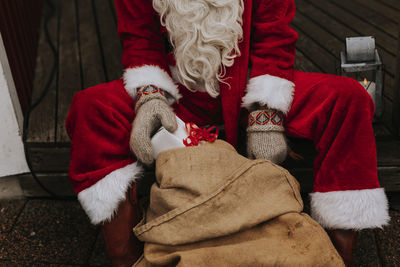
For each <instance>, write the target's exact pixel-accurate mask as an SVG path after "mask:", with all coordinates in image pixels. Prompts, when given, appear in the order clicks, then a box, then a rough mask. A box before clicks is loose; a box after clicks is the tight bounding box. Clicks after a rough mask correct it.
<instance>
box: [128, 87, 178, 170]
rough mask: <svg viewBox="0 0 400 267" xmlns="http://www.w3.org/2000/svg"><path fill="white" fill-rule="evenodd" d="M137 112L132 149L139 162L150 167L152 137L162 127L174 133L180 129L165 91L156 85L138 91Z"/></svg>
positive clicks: (132, 132)
mask: <svg viewBox="0 0 400 267" xmlns="http://www.w3.org/2000/svg"><path fill="white" fill-rule="evenodd" d="M135 112H136V118H135V120H134V121H133V125H132V131H131V138H130V147H131V150H132V152H133V153H134V154H135V155H136V158H137V159H138V160H140V161H141V162H143V163H144V164H148V165H149V164H151V163H153V161H154V158H153V149H152V147H151V139H150V138H151V135H152V134H153V133H154V132H155V131H156V130H158V129H159V128H160V127H161V126H164V128H165V129H166V130H168V131H169V132H174V131H175V130H176V128H177V127H178V125H177V122H176V117H175V114H174V112H173V111H172V109H171V107H170V106H169V105H168V101H167V98H166V97H165V92H164V90H162V89H160V88H158V87H157V86H154V85H147V86H143V87H141V88H139V89H138V93H137V96H136V106H135Z"/></svg>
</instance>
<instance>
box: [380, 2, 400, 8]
mask: <svg viewBox="0 0 400 267" xmlns="http://www.w3.org/2000/svg"><path fill="white" fill-rule="evenodd" d="M380 2H381V3H382V4H384V5H386V6H388V7H390V8H394V9H397V10H400V1H399V0H380Z"/></svg>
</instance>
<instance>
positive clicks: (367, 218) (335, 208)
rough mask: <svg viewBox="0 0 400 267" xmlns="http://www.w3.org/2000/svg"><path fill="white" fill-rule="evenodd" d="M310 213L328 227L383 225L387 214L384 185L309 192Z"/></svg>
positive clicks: (359, 228)
mask: <svg viewBox="0 0 400 267" xmlns="http://www.w3.org/2000/svg"><path fill="white" fill-rule="evenodd" d="M310 196H311V217H313V218H314V220H316V221H317V222H318V223H319V224H321V225H322V227H324V228H327V229H353V230H361V229H367V228H382V226H384V225H387V224H388V222H389V220H390V218H389V211H388V200H387V198H386V194H385V191H384V190H383V188H376V189H364V190H348V191H333V192H327V193H318V192H316V193H311V194H310Z"/></svg>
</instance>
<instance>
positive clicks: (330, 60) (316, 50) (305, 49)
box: [293, 25, 336, 74]
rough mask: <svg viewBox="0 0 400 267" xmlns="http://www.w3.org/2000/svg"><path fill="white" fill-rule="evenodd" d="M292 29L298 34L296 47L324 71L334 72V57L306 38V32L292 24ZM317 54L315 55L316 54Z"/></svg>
mask: <svg viewBox="0 0 400 267" xmlns="http://www.w3.org/2000/svg"><path fill="white" fill-rule="evenodd" d="M293 29H295V30H296V31H297V33H298V34H299V39H298V41H297V46H296V47H297V49H298V50H300V52H302V53H303V54H304V55H305V56H307V58H309V59H310V60H311V61H312V63H313V64H314V65H316V66H317V67H318V68H319V69H321V70H322V72H324V73H329V74H336V67H335V62H336V59H335V57H333V56H332V55H330V54H329V53H328V52H327V50H325V49H324V48H323V47H321V46H320V45H318V44H317V43H316V42H314V41H313V40H311V39H310V38H307V36H306V34H305V33H304V32H303V31H301V30H300V29H299V28H298V27H297V25H293ZM316 55H317V56H316Z"/></svg>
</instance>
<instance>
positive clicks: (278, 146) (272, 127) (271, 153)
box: [247, 109, 288, 164]
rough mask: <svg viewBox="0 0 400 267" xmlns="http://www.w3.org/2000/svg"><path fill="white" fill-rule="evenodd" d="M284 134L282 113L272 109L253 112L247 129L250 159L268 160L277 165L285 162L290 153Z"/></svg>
mask: <svg viewBox="0 0 400 267" xmlns="http://www.w3.org/2000/svg"><path fill="white" fill-rule="evenodd" d="M284 132H285V128H284V127H283V116H282V114H281V113H280V112H278V111H276V110H272V109H266V110H256V111H253V112H251V113H250V115H249V124H248V127H247V155H248V157H249V158H257V159H259V158H262V159H267V160H269V161H271V162H273V163H275V164H279V163H281V162H283V161H284V160H285V158H286V155H287V153H288V145H287V142H286V137H285V134H284Z"/></svg>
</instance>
